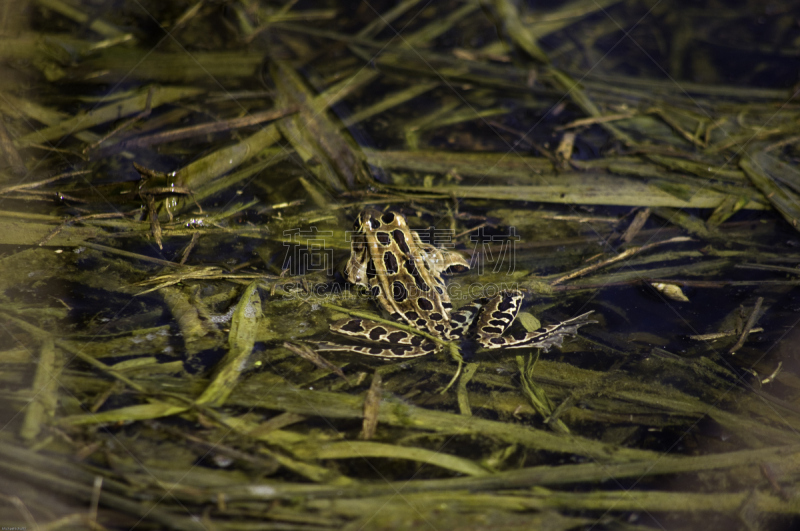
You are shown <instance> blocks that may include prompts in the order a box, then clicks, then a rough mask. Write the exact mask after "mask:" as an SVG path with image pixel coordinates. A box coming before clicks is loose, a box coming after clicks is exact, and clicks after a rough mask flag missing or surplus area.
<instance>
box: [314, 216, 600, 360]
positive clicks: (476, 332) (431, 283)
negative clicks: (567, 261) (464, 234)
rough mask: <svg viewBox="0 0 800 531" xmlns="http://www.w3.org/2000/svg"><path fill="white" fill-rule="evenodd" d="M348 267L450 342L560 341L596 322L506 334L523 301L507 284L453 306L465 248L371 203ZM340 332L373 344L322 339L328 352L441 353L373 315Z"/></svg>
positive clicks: (356, 279) (357, 280)
mask: <svg viewBox="0 0 800 531" xmlns="http://www.w3.org/2000/svg"><path fill="white" fill-rule="evenodd" d="M354 231H355V232H354V234H353V238H352V244H351V255H350V260H349V261H348V263H347V267H346V269H345V273H346V276H347V279H348V280H349V281H350V282H351V283H353V284H356V285H359V286H364V287H366V288H368V289H369V290H370V292H371V294H372V296H373V297H374V298H375V300H377V301H378V304H379V305H380V306H381V307H382V308H383V309H384V310H386V311H387V312H388V313H389V314H390V315H391V316H392V317H393V318H394V319H396V320H398V321H400V322H403V323H405V324H407V325H409V326H411V327H413V328H416V329H418V330H422V331H424V332H428V333H429V334H432V335H434V336H436V337H438V338H441V339H443V340H448V341H460V340H462V339H465V338H467V339H471V340H473V341H475V342H477V343H478V344H479V345H480V346H482V347H484V348H488V349H499V348H524V347H535V348H543V349H545V350H546V349H548V348H550V347H552V346H561V342H562V341H563V339H564V337H565V336H567V335H575V334H576V333H577V330H578V328H579V327H581V326H583V325H585V324H588V323H593V322H595V321H592V320H590V319H589V314H590V313H591V312H589V313H585V314H583V315H580V316H578V317H575V318H573V319H570V320H568V321H564V322H562V323H559V324H556V325H552V326H547V327H545V328H542V329H539V330H537V331H535V332H531V333H527V332H515V333H511V334H508V335H504V334H505V332H506V330H507V329H508V327H509V326H511V324H512V323H513V322H514V320H515V319H516V317H517V312H518V311H519V308H520V304H521V302H522V298H523V295H522V293H521V292H520V291H516V290H506V291H502V292H500V293H498V294H497V295H495V296H494V297H491V298H483V299H478V300H476V301H473V302H472V303H471V304H467V305H466V306H463V307H462V308H459V309H458V310H455V311H454V310H453V305H452V304H451V302H450V297H449V296H448V294H447V289H446V288H445V283H444V280H443V279H442V274H443V273H445V272H453V271H458V270H466V269H469V264H468V263H467V261H466V260H465V259H464V257H463V256H461V255H460V254H458V253H456V252H454V251H449V250H446V249H439V248H437V247H434V246H433V245H431V244H427V243H424V242H422V241H421V239H420V237H419V235H418V234H417V233H416V232H414V231H412V230H411V229H409V227H408V224H407V223H406V219H405V217H403V216H402V215H400V214H397V213H394V212H385V213H381V212H379V211H377V210H372V209H368V210H365V211H363V212H362V213H361V214H360V215H359V216H358V218H357V219H356V221H355V224H354ZM331 330H332V331H333V332H336V333H338V334H342V335H345V336H349V337H351V338H354V339H358V340H362V341H366V342H368V343H370V344H371V345H341V344H337V343H327V342H322V343H318V344H317V347H318V349H319V350H322V351H346V352H357V353H360V354H366V355H369V356H379V357H383V358H413V357H417V356H425V355H427V354H430V353H432V352H434V351H435V350H436V348H437V344H436V343H435V342H433V341H431V340H429V339H426V338H424V337H422V336H420V335H417V334H414V333H411V332H408V331H406V330H402V329H400V328H396V327H394V326H390V325H386V324H382V323H376V322H373V321H369V320H367V319H359V318H353V319H345V320H342V321H337V322H335V323H333V324H332V325H331Z"/></svg>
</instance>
